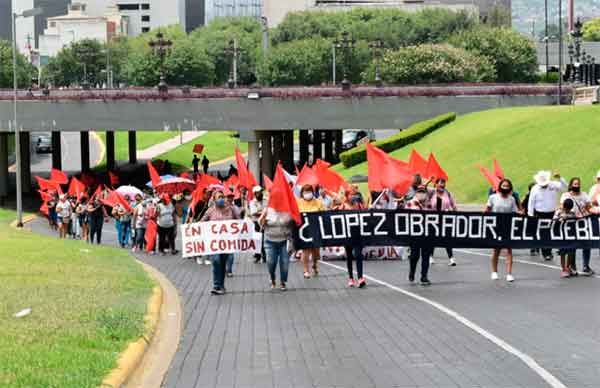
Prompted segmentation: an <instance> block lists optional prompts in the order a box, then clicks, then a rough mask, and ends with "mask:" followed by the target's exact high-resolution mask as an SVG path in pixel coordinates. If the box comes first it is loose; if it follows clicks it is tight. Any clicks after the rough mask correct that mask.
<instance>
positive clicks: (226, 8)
mask: <svg viewBox="0 0 600 388" xmlns="http://www.w3.org/2000/svg"><path fill="white" fill-rule="evenodd" d="M263 1H264V0H205V10H206V11H205V12H206V14H205V18H204V25H207V24H208V23H210V22H211V21H212V20H213V19H214V18H218V17H242V16H250V17H254V18H257V19H258V18H260V17H261V15H262V2H263ZM279 1H280V2H284V3H285V2H287V1H284V0H279ZM291 2H293V1H291Z"/></svg>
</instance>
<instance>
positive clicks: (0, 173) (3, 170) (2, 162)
mask: <svg viewBox="0 0 600 388" xmlns="http://www.w3.org/2000/svg"><path fill="white" fill-rule="evenodd" d="M6 197H8V133H6V132H5V133H0V205H4V202H5V201H6Z"/></svg>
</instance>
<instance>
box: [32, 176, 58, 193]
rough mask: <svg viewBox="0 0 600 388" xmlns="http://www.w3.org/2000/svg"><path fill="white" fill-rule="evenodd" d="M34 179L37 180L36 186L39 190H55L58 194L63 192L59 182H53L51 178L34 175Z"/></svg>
mask: <svg viewBox="0 0 600 388" xmlns="http://www.w3.org/2000/svg"><path fill="white" fill-rule="evenodd" d="M35 179H36V180H37V183H38V186H39V187H40V189H41V190H55V191H56V192H57V193H59V194H62V193H63V191H62V188H61V187H60V184H58V182H55V181H53V180H47V179H44V178H41V177H39V176H36V177H35Z"/></svg>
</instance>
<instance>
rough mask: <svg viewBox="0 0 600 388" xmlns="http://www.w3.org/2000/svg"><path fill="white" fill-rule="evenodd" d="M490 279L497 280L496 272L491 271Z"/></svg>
mask: <svg viewBox="0 0 600 388" xmlns="http://www.w3.org/2000/svg"><path fill="white" fill-rule="evenodd" d="M491 277H492V280H498V272H492V276H491Z"/></svg>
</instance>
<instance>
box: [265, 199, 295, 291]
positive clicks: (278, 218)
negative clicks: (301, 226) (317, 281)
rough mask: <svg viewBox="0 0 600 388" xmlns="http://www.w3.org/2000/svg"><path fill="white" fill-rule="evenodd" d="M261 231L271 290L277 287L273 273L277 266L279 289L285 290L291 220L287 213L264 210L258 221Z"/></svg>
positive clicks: (288, 263)
mask: <svg viewBox="0 0 600 388" xmlns="http://www.w3.org/2000/svg"><path fill="white" fill-rule="evenodd" d="M258 223H259V224H260V225H261V226H262V229H263V240H262V241H264V244H265V253H266V254H267V266H268V268H269V276H270V278H271V289H275V287H277V281H276V280H277V279H276V276H275V271H276V270H277V265H278V264H279V281H280V285H279V289H280V290H281V291H285V290H286V283H287V279H288V269H289V265H290V255H289V254H288V251H287V242H288V239H289V238H290V236H291V235H292V225H293V220H292V218H291V217H290V215H289V213H284V212H278V211H276V210H273V209H272V208H266V209H265V210H264V211H263V212H262V213H261V216H260V217H259V219H258Z"/></svg>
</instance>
